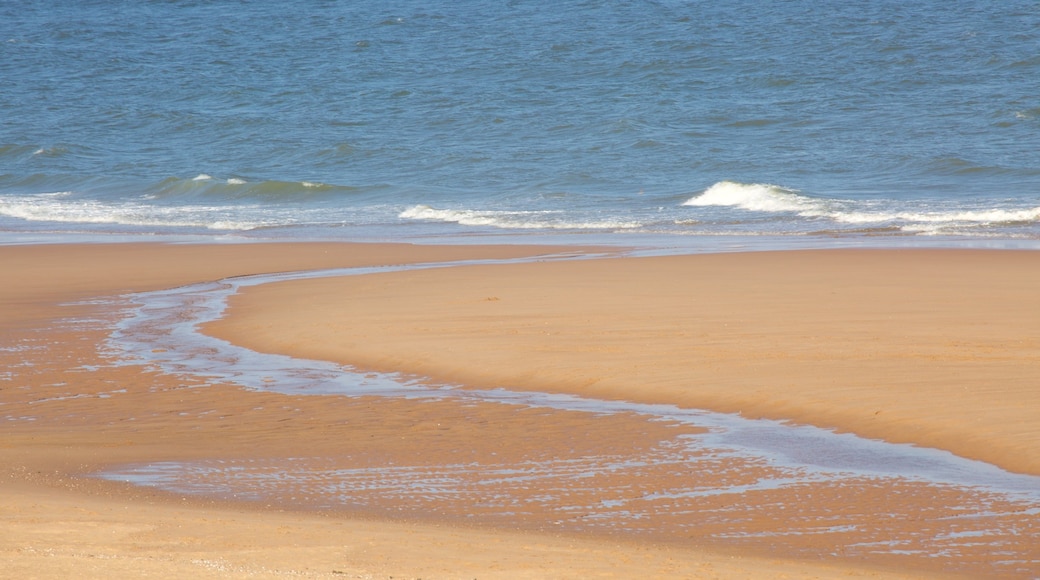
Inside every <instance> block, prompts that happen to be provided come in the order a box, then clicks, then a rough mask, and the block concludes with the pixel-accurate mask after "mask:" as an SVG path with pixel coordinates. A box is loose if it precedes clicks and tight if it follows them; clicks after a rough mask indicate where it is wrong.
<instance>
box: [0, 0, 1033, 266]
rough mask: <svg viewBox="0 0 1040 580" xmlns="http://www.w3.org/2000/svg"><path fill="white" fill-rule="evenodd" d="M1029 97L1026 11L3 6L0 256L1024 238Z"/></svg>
mask: <svg viewBox="0 0 1040 580" xmlns="http://www.w3.org/2000/svg"><path fill="white" fill-rule="evenodd" d="M1037 79H1040V8H1038V7H1037V5H1036V3H1035V2H1032V1H1029V0H1009V1H1006V2H989V1H981V0H980V1H970V0H961V1H956V2H947V1H940V0H922V1H920V2H912V3H906V2H896V1H888V0H880V1H877V2H870V3H848V2H840V1H837V0H833V1H832V0H814V1H811V2H810V1H799V0H796V1H792V2H775V3H761V2H746V1H739V0H738V1H735V2H701V1H692V0H661V1H656V2H652V1H617V2H589V1H586V2H578V1H574V2H571V1H565V2H553V3H545V2H525V1H514V2H474V1H469V0H461V1H456V2H432V3H431V2H416V1H411V0H400V1H390V2H385V1H380V2H375V1H367V0H363V1H355V2H343V1H334V0H316V1H314V2H306V3H292V2H265V1H258V2H237V1H236V2H232V1H215V2H195V1H189V0H181V1H133V2H131V1H117V0H85V1H82V2H57V1H53V2H50V1H48V2H31V3H23V2H19V3H14V2H7V3H3V4H0V80H2V89H0V242H11V241H19V240H34V241H39V240H47V239H57V238H60V237H62V236H65V237H66V238H67V237H68V236H81V237H82V236H86V237H88V238H93V239H97V238H104V237H106V236H111V235H113V234H121V235H127V234H130V235H147V236H155V235H157V234H158V235H181V236H184V235H190V236H203V237H205V238H211V239H213V238H216V239H222V238H228V237H230V238H235V239H238V238H260V239H265V238H278V239H285V238H289V239H306V238H323V239H382V240H385V239H403V240H429V239H436V240H457V241H460V240H466V241H469V240H472V239H478V240H487V239H491V240H512V239H517V238H519V239H523V240H525V241H539V240H552V241H559V238H560V237H564V238H566V239H570V240H573V241H583V240H595V241H596V242H597V243H603V242H604V241H607V242H612V241H616V242H618V243H620V244H626V243H629V242H630V241H631V240H639V241H640V243H646V242H647V240H650V241H651V243H656V244H664V245H669V244H677V243H688V242H687V241H688V240H698V241H700V242H704V243H709V244H710V243H711V242H710V241H711V240H719V239H732V238H737V237H739V238H757V239H763V240H768V241H766V242H765V244H766V245H767V246H769V245H772V246H779V245H788V244H798V243H807V244H810V245H817V246H828V245H848V244H857V243H874V244H877V243H880V244H896V243H908V241H909V243H932V244H934V243H939V244H940V245H944V244H962V243H967V244H976V245H998V246H1014V247H1038V246H1040V82H1038V80H1037ZM677 240H684V241H683V242H678V241H677ZM700 242H697V243H700Z"/></svg>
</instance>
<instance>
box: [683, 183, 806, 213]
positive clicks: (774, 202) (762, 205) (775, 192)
mask: <svg viewBox="0 0 1040 580" xmlns="http://www.w3.org/2000/svg"><path fill="white" fill-rule="evenodd" d="M683 205H689V206H702V207H703V206H729V207H739V208H741V209H746V210H749V211H765V212H781V211H786V212H791V211H793V212H799V213H802V214H804V213H806V212H813V213H816V212H823V211H825V208H824V206H823V203H822V202H821V201H819V200H816V199H813V198H810V197H806V196H804V195H802V194H800V193H799V192H798V190H795V189H787V188H785V187H780V186H779V185H770V184H765V183H738V182H735V181H720V182H718V183H716V184H715V185H712V186H711V187H709V188H708V189H706V190H704V193H701V194H700V195H697V196H695V197H693V198H691V199H689V200H687V201H686V202H685V203H683Z"/></svg>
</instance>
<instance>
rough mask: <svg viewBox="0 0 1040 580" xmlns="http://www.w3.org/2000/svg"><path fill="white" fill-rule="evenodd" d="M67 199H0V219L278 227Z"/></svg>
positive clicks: (206, 213) (206, 210) (232, 210)
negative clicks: (2, 217) (3, 217)
mask: <svg viewBox="0 0 1040 580" xmlns="http://www.w3.org/2000/svg"><path fill="white" fill-rule="evenodd" d="M70 195H71V192H53V193H43V194H36V195H32V196H4V197H0V216H5V217H9V218H16V219H20V220H25V221H33V222H55V223H66V224H69V223H71V224H114V225H121V226H146V227H167V228H201V229H209V230H251V229H256V228H260V227H267V226H272V225H281V224H280V223H279V221H276V220H264V219H259V220H243V219H242V217H243V216H242V215H241V213H240V211H239V209H240V208H237V207H211V206H175V207H158V206H155V205H152V204H143V203H125V202H123V203H110V202H104V201H99V200H82V199H79V200H77V199H69V196H70Z"/></svg>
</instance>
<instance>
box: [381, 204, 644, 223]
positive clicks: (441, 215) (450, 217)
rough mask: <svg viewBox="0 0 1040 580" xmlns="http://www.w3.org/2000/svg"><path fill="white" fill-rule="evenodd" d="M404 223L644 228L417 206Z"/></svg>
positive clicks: (543, 213) (553, 215) (549, 214)
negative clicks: (419, 221)
mask: <svg viewBox="0 0 1040 580" xmlns="http://www.w3.org/2000/svg"><path fill="white" fill-rule="evenodd" d="M398 217H400V218H402V219H412V220H425V221H437V222H447V223H457V224H460V225H464V226H490V227H495V228H504V229H630V228H638V227H640V226H642V225H643V224H641V223H639V222H634V221H624V220H601V221H570V220H567V219H566V218H564V217H563V216H562V215H561V213H560V212H556V211H550V210H540V211H507V210H472V209H436V208H433V207H430V206H428V205H416V206H412V207H410V208H408V209H406V210H404V211H402V212H401V213H400V214H399V215H398Z"/></svg>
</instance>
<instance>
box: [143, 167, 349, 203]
mask: <svg viewBox="0 0 1040 580" xmlns="http://www.w3.org/2000/svg"><path fill="white" fill-rule="evenodd" d="M361 190H362V188H358V187H352V186H345V185H331V184H326V183H320V182H314V181H277V180H263V181H250V180H249V179H248V178H244V177H228V178H225V179H217V178H214V177H213V176H211V175H208V174H206V173H200V174H199V175H197V176H195V177H193V178H191V179H182V178H179V177H169V178H167V179H164V180H162V181H160V182H159V183H157V184H153V185H151V186H148V187H147V188H145V190H144V191H142V192H141V193H142V194H143V195H144V196H145V198H146V199H169V200H173V201H176V200H178V199H191V198H199V199H208V200H221V199H223V200H229V201H236V200H251V199H254V200H257V201H263V202H274V203H278V202H297V201H300V200H307V199H309V198H313V197H334V196H337V195H350V194H353V193H357V192H359V191H361Z"/></svg>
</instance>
